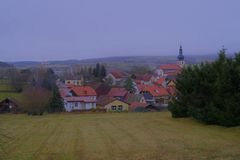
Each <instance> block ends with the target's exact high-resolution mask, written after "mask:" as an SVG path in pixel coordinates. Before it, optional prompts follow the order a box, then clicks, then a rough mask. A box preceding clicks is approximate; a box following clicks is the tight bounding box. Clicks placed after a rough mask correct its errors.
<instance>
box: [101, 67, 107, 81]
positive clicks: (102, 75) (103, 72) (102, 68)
mask: <svg viewBox="0 0 240 160" xmlns="http://www.w3.org/2000/svg"><path fill="white" fill-rule="evenodd" d="M100 76H101V78H104V77H106V68H105V66H104V65H102V66H101V69H100Z"/></svg>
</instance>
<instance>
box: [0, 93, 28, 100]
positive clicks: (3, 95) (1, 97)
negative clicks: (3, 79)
mask: <svg viewBox="0 0 240 160" xmlns="http://www.w3.org/2000/svg"><path fill="white" fill-rule="evenodd" d="M8 97H11V98H14V99H16V100H18V101H19V100H21V99H23V97H24V96H23V94H22V93H18V92H0V101H2V100H4V99H5V98H8Z"/></svg>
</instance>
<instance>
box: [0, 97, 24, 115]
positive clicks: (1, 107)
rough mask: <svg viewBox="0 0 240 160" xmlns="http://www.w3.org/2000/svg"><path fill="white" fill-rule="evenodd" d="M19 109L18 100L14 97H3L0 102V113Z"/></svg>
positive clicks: (13, 111)
mask: <svg viewBox="0 0 240 160" xmlns="http://www.w3.org/2000/svg"><path fill="white" fill-rule="evenodd" d="M19 111H20V108H19V105H18V102H17V101H16V100H15V99H14V98H10V97H8V98H5V99H3V100H2V101H1V102H0V113H8V112H11V113H17V112H19Z"/></svg>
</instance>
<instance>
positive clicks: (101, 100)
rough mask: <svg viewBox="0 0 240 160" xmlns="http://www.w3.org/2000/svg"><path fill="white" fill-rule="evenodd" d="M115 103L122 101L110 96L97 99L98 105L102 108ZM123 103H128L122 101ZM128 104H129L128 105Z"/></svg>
mask: <svg viewBox="0 0 240 160" xmlns="http://www.w3.org/2000/svg"><path fill="white" fill-rule="evenodd" d="M113 101H121V100H119V99H115V98H113V97H109V96H100V97H99V98H98V99H97V105H100V106H105V105H107V104H109V103H111V102H113ZM121 102H123V103H126V102H124V101H121ZM126 104H128V103H126Z"/></svg>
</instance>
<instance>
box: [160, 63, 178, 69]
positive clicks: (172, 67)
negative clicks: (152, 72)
mask: <svg viewBox="0 0 240 160" xmlns="http://www.w3.org/2000/svg"><path fill="white" fill-rule="evenodd" d="M160 69H162V70H181V67H180V66H179V65H178V64H163V65H161V66H160Z"/></svg>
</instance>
